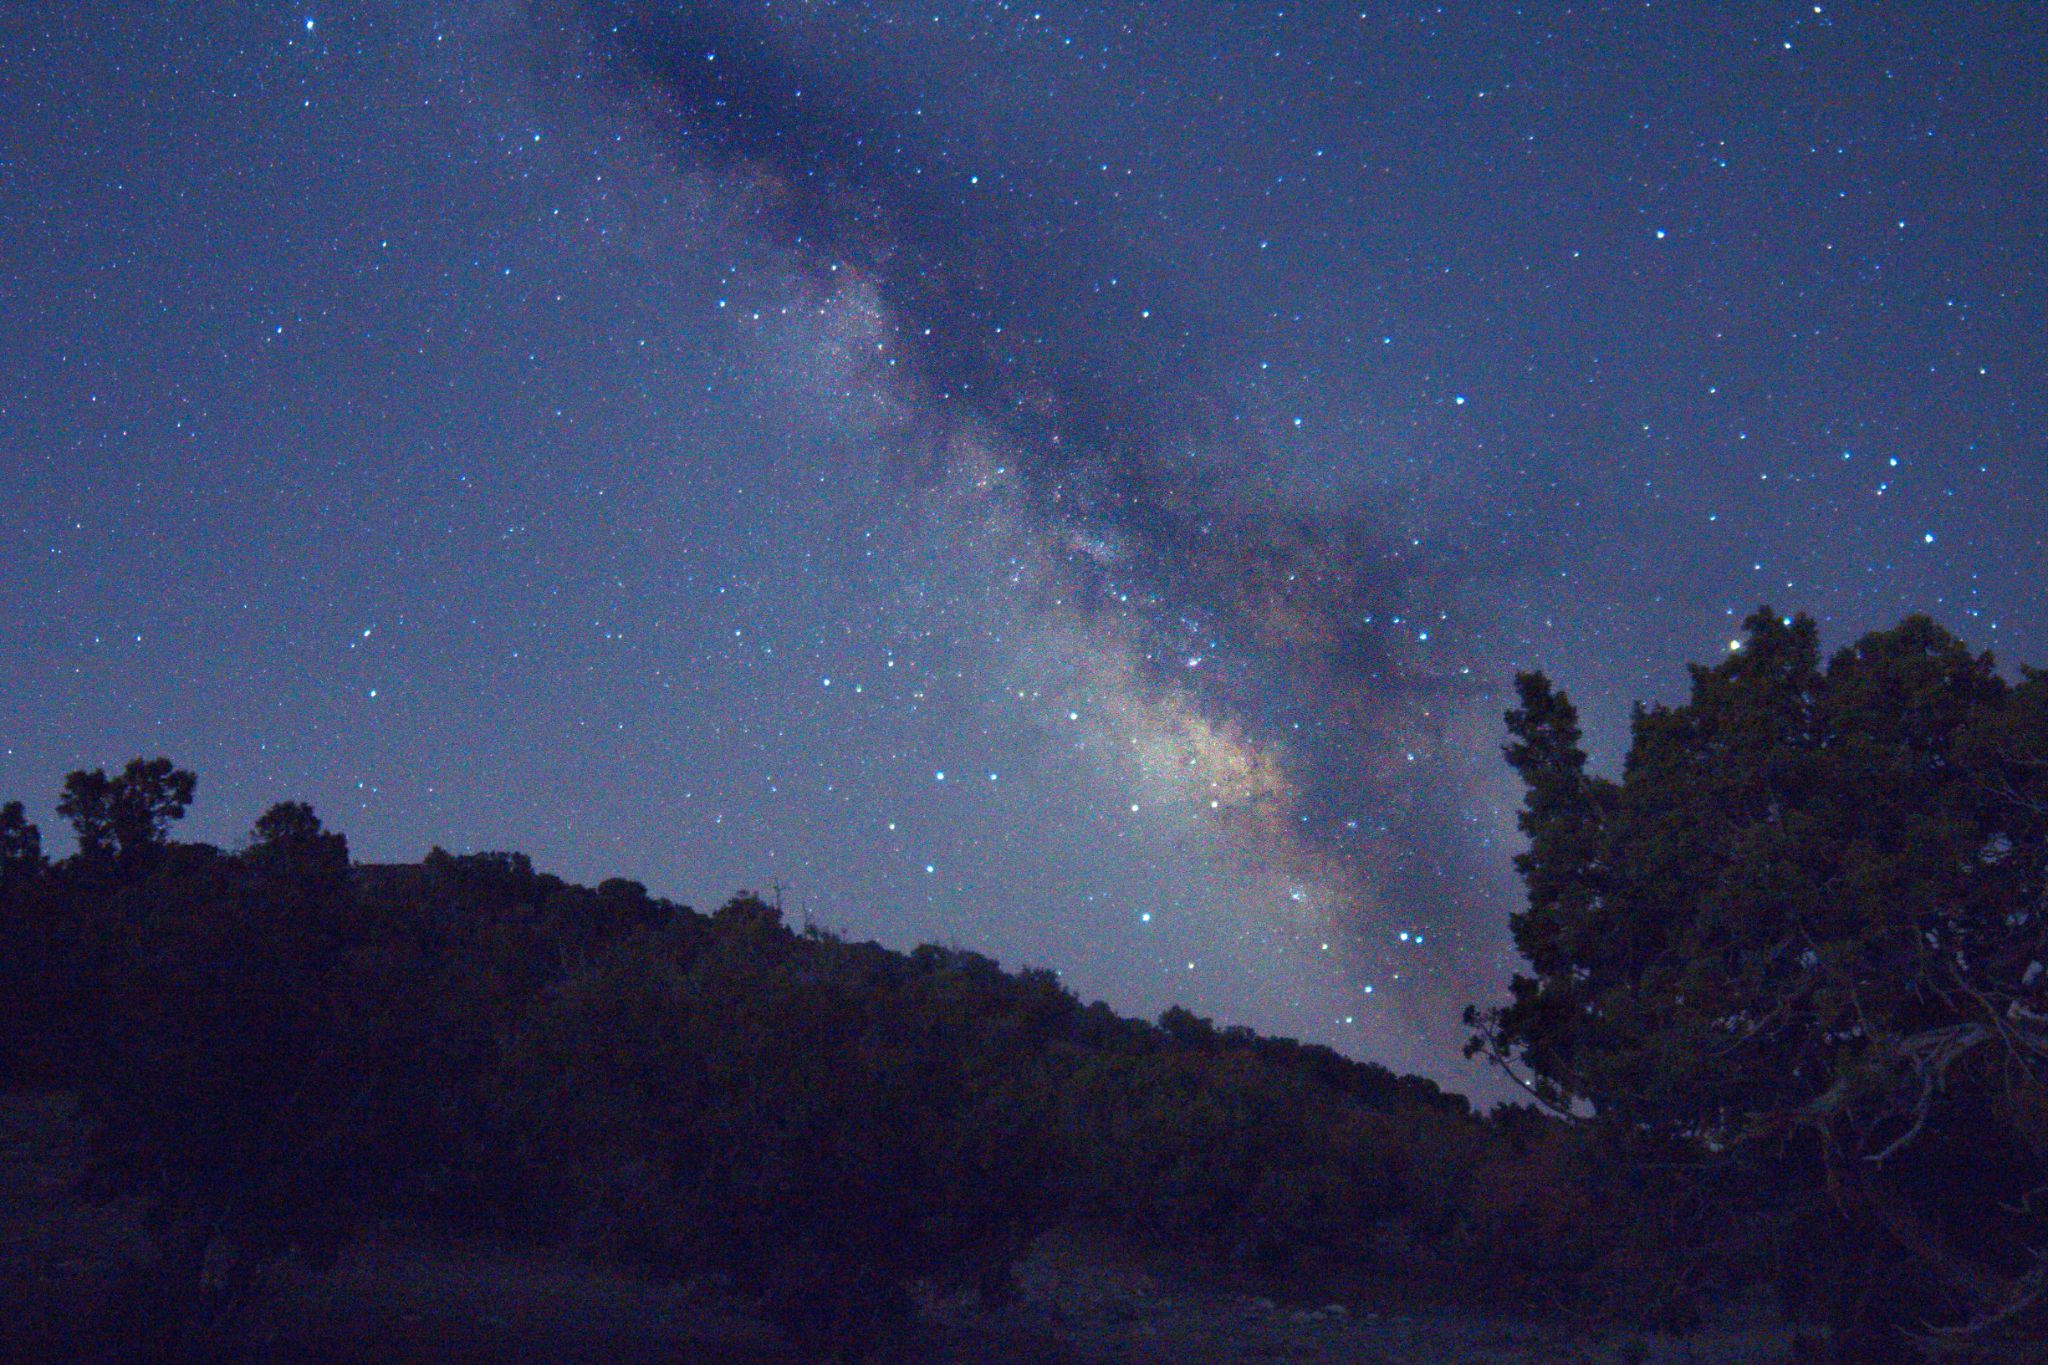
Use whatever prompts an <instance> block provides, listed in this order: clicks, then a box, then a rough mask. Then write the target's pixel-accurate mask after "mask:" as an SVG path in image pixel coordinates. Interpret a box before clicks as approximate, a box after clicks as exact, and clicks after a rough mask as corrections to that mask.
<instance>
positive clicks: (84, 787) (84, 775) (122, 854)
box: [57, 758, 198, 869]
mask: <svg viewBox="0 0 2048 1365" xmlns="http://www.w3.org/2000/svg"><path fill="white" fill-rule="evenodd" d="M197 782H198V780H197V779H196V778H195V777H194V776H193V775H192V774H191V773H189V772H186V771H185V770H184V769H182V768H178V767H176V766H174V765H173V764H172V763H171V760H169V759H168V758H152V759H141V758H136V759H131V760H129V762H128V765H127V766H126V767H125V768H123V769H122V770H121V771H120V773H119V774H117V775H116V776H114V777H108V776H107V774H106V771H105V770H104V769H100V768H95V769H93V770H92V771H91V772H84V771H79V772H74V773H72V774H71V775H70V776H68V777H66V778H65V779H64V794H63V796H62V797H61V798H60V799H59V800H58V802H57V813H58V814H59V815H61V816H63V817H64V818H65V819H66V820H68V821H70V822H71V828H72V831H73V832H74V833H75V834H76V835H77V836H78V853H79V856H80V857H81V858H83V859H85V860H86V861H88V862H104V861H106V860H109V859H115V858H118V859H119V861H120V862H121V863H122V865H123V866H125V867H129V868H131V869H132V868H134V867H136V866H138V865H139V864H140V863H141V862H142V861H143V860H145V859H146V858H147V857H148V856H149V854H150V853H151V852H152V851H153V850H155V849H158V848H161V847H162V846H163V842H164V838H165V836H166V835H167V834H168V833H169V830H170V827H171V825H172V823H173V822H175V821H176V820H178V819H180V818H181V817H182V816H183V815H184V814H185V810H186V808H187V807H188V806H190V805H191V804H192V793H193V791H194V790H195V788H196V787H197Z"/></svg>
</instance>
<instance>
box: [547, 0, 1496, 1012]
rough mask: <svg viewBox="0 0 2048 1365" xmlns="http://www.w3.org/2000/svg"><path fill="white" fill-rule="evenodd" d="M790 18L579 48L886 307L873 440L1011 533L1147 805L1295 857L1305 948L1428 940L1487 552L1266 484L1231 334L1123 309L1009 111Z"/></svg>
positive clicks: (1442, 891)
mask: <svg viewBox="0 0 2048 1365" xmlns="http://www.w3.org/2000/svg"><path fill="white" fill-rule="evenodd" d="M769 14H770V12H768V11H762V12H758V13H754V14H752V15H751V17H750V15H749V13H748V12H747V11H744V10H742V9H741V8H739V7H729V6H717V5H707V6H687V7H681V8H677V7H654V6H629V7H623V8H599V9H597V10H595V11H594V12H591V13H590V14H589V15H588V16H587V17H588V19H589V21H590V22H589V27H588V29H587V30H586V38H587V41H588V44H589V47H588V50H587V52H586V53H585V54H583V55H584V57H585V59H588V58H589V57H590V56H595V57H596V58H598V59H599V60H601V61H602V60H604V59H607V58H609V59H611V62H610V66H609V71H610V74H611V75H612V76H613V77H614V78H616V79H617V81H618V85H619V88H620V90H621V93H622V94H623V95H624V96H625V97H626V98H627V99H628V100H629V101H631V102H632V104H633V105H634V106H635V107H636V108H637V109H638V110H639V112H640V114H641V116H642V117H645V118H648V119H650V120H652V121H654V122H655V124H656V126H657V127H659V128H660V129H661V131H662V132H663V133H664V134H665V135H666V136H667V137H668V138H669V139H670V141H671V143H672V145H673V146H674V148H675V150H676V153H677V155H678V156H679V157H680V158H682V160H683V162H684V164H685V165H688V166H692V167H699V168H708V169H711V170H714V171H716V172H717V173H718V174H720V175H721V176H722V177H724V183H725V185H726V192H727V193H729V194H731V195H733V196H735V197H736V198H740V199H743V200H744V201H745V202H746V204H747V210H748V213H749V214H750V215H751V218H752V221H753V223H754V226H755V229H756V230H757V231H759V232H762V233H765V234H769V235H772V236H774V237H775V238H776V239H777V240H779V241H780V242H781V243H782V244H783V245H784V246H785V247H786V248H787V249H788V250H790V251H791V252H792V253H794V255H795V258H796V259H797V260H798V261H799V262H800V263H801V265H802V266H803V267H805V268H807V269H808V271H809V272H810V274H811V276H812V283H813V285H814V286H816V285H819V284H823V285H824V286H825V287H827V288H829V289H830V290H832V291H833V293H834V294H835V295H837V296H847V295H851V296H854V297H856V298H860V299H863V300H872V306H869V307H857V308H855V309H853V310H851V311H853V312H855V313H856V314H858V315H859V316H862V317H864V318H866V319H867V320H868V322H869V324H870V328H871V338H870V336H867V335H864V336H862V338H861V350H862V351H863V352H864V353H865V354H866V357H867V362H868V363H867V365H866V366H865V371H866V373H865V374H864V375H863V376H861V378H862V379H863V380H864V382H865V383H867V384H868V385H870V386H872V388H873V389H874V391H875V393H876V395H877V407H878V408H879V409H880V417H879V420H877V421H876V422H875V423H874V426H873V427H872V431H873V434H874V435H875V437H876V438H877V439H878V440H879V441H881V442H882V443H884V444H885V445H886V446H887V448H888V449H889V452H890V454H891V456H892V457H893V459H894V460H895V461H896V462H897V464H898V465H899V467H901V468H903V469H905V470H906V471H909V473H910V474H911V476H912V478H913V480H914V481H915V482H918V483H921V484H924V485H927V486H929V489H930V491H931V492H932V493H933V494H934V495H935V496H937V497H940V498H943V499H945V500H946V501H947V502H948V503H949V505H950V507H951V510H952V511H953V513H954V515H955V516H957V517H960V518H966V519H973V520H975V521H977V522H979V523H980V524H981V525H982V526H983V527H984V528H994V529H995V530H996V533H997V534H998V535H999V536H1000V537H1001V540H1002V543H1003V544H1004V546H1005V547H1006V548H1007V551H1008V556H1009V560H1010V563H1011V565H1012V566H1013V567H1014V569H1015V573H1014V577H1013V581H1014V582H1015V583H1016V585H1017V588H1018V590H1019V591H1020V592H1022V593H1026V594H1028V595H1029V600H1030V602H1031V605H1032V607H1033V609H1034V613H1035V619H1034V621H1033V623H1032V630H1031V632H1030V636H1029V638H1027V639H1026V640H1025V641H1024V642H1023V643H1022V648H1023V649H1024V651H1025V652H1026V654H1027V655H1030V656H1035V667H1036V668H1037V670H1038V679H1039V685H1038V686H1035V687H1033V688H1032V689H1031V695H1033V696H1035V697H1039V698H1042V699H1044V700H1046V701H1047V703H1048V707H1049V714H1050V715H1052V716H1053V717H1054V723H1055V724H1057V720H1058V717H1059V714H1060V713H1061V712H1062V711H1065V713H1066V716H1067V718H1068V719H1069V720H1070V721H1071V722H1072V723H1076V724H1080V723H1083V717H1084V716H1085V717H1086V721H1085V723H1086V724H1088V725H1089V726H1090V727H1092V728H1096V729H1099V730H1101V731H1102V732H1103V735H1102V737H1103V739H1104V741H1105V743H1104V746H1103V747H1104V748H1105V749H1106V750H1107V751H1108V752H1110V753H1111V754H1112V755H1113V759H1112V761H1113V762H1116V763H1117V764H1119V765H1120V766H1122V767H1124V768H1125V769H1126V771H1127V772H1128V778H1127V780H1129V781H1130V782H1131V783H1132V786H1133V789H1134V793H1135V794H1138V795H1139V800H1138V801H1135V802H1134V803H1133V806H1132V809H1133V811H1134V812H1137V811H1141V810H1142V808H1143V806H1144V804H1145V803H1146V802H1147V801H1152V802H1156V803H1158V804H1161V805H1164V806H1167V807H1169V808H1170V809H1172V810H1173V811H1174V813H1176V814H1178V815H1180V816H1183V817H1184V818H1189V819H1193V820H1196V821H1207V822H1209V823H1211V824H1213V825H1214V826H1215V827H1216V829H1217V830H1219V831H1220V832H1221V833H1222V834H1223V836H1224V841H1225V845H1226V847H1227V848H1229V849H1230V850H1231V851H1232V852H1234V853H1235V855H1236V856H1237V857H1238V858H1239V859H1240V860H1241V861H1242V862H1243V863H1244V864H1245V865H1246V866H1247V867H1249V868H1250V869H1252V870H1253V871H1255V872H1256V873H1259V874H1264V875H1266V876H1269V877H1271V878H1273V879H1276V880H1277V882H1278V883H1279V885H1278V886H1277V887H1276V888H1275V891H1276V892H1277V894H1276V895H1275V896H1274V900H1273V906H1274V908H1273V910H1272V912H1271V913H1272V914H1273V916H1274V918H1275V920H1276V922H1277V923H1278V924H1280V925H1281V926H1282V927H1283V928H1284V929H1286V930H1287V934H1286V937H1287V938H1288V939H1289V940H1290V941H1291V942H1292V944H1293V945H1294V947H1296V948H1297V949H1298V950H1305V951H1309V952H1327V951H1329V950H1330V949H1331V946H1332V942H1331V941H1332V940H1335V941H1336V944H1337V945H1338V947H1339V950H1340V960H1342V961H1344V962H1345V964H1346V966H1347V967H1350V968H1351V969H1353V970H1355V971H1358V972H1362V973H1363V974H1364V975H1365V976H1367V977H1372V976H1378V975H1381V974H1383V973H1384V970H1385V968H1386V964H1387V960H1388V958H1387V954H1386V948H1387V945H1389V944H1393V943H1399V942H1407V941H1411V935H1410V934H1409V933H1407V932H1401V933H1397V932H1396V926H1411V927H1412V929H1413V933H1412V938H1414V939H1421V938H1425V937H1426V934H1428V933H1436V932H1438V931H1439V930H1443V929H1447V930H1449V931H1451V932H1452V933H1456V932H1457V931H1458V930H1459V929H1461V928H1462V927H1463V924H1462V921H1463V919H1464V918H1465V917H1466V916H1468V915H1469V914H1471V913H1472V911H1473V909H1474V907H1473V906H1472V905H1471V904H1469V903H1468V901H1467V898H1466V895H1465V894H1464V889H1465V887H1466V886H1467V885H1468V884H1469V883H1471V882H1472V880H1473V877H1472V874H1471V873H1470V872H1469V870H1468V869H1467V868H1466V867H1465V866H1464V865H1463V864H1464V860H1465V859H1466V858H1467V857H1469V856H1471V854H1472V853H1473V849H1472V848H1471V847H1470V844H1471V836H1470V834H1469V833H1468V831H1467V828H1466V827H1467V826H1468V825H1469V824H1470V823H1471V822H1470V818H1469V816H1468V815H1467V810H1466V808H1467V806H1468V805H1469V803H1470V801H1471V800H1472V799H1473V792H1472V790H1471V783H1470V779H1469V777H1467V776H1465V775H1464V771H1463V765H1461V764H1459V763H1458V762H1456V761H1455V758H1454V757H1453V756H1451V755H1447V754H1446V753H1445V752H1444V745H1443V739H1444V733H1445V730H1446V727H1447V726H1451V725H1456V724H1457V723H1458V721H1459V720H1460V719H1461V718H1464V719H1467V720H1469V718H1470V716H1471V715H1472V707H1471V705H1470V702H1471V701H1472V700H1473V699H1475V698H1480V699H1485V693H1484V689H1482V688H1480V687H1478V686H1476V685H1475V684H1474V683H1473V682H1472V676H1473V668H1472V666H1471V665H1470V664H1469V663H1463V662H1460V659H1461V657H1462V656H1461V655H1460V652H1459V648H1460V647H1459V643H1458V635H1459V633H1460V625H1450V624H1447V618H1448V613H1447V612H1445V611H1443V610H1441V608H1439V607H1435V606H1433V604H1438V603H1444V602H1446V601H1449V600H1453V599H1455V598H1456V597H1457V595H1458V593H1459V591H1460V590H1461V588H1464V587H1467V586H1469V584H1468V583H1466V582H1465V581H1464V580H1465V579H1466V578H1468V577H1469V576H1470V575H1472V574H1473V573H1474V571H1475V566H1472V565H1470V564H1469V563H1459V562H1457V561H1455V560H1454V559H1452V558H1451V557H1450V556H1448V555H1447V554H1446V553H1445V552H1444V551H1443V549H1442V548H1441V547H1438V546H1434V545H1431V546H1425V544H1424V542H1423V541H1422V540H1421V539H1419V538H1416V537H1412V536H1409V535H1407V534H1405V533H1404V532H1403V530H1402V526H1403V523H1404V522H1405V521H1406V520H1407V518H1406V517H1405V516H1404V515H1403V509H1402V508H1401V507H1399V506H1398V505H1379V506H1374V505H1360V504H1333V503H1332V501H1331V500H1330V499H1327V498H1323V499H1316V500H1313V501H1311V500H1307V499H1303V498H1299V497H1290V496H1289V495H1288V494H1287V493H1285V492H1284V491H1282V490H1280V489H1278V488H1276V487H1275V486H1274V484H1273V480H1272V479H1271V477H1270V475H1269V474H1268V473H1267V472H1266V471H1267V467H1268V466H1269V465H1270V463H1271V460H1270V451H1269V449H1268V448H1267V441H1266V438H1265V436H1264V434H1263V433H1262V432H1261V431H1260V429H1259V426H1258V423H1257V422H1256V421H1254V420H1252V419H1251V418H1250V416H1249V415H1248V414H1247V413H1246V412H1245V411H1243V410H1242V408H1241V407H1240V406H1239V405H1238V404H1236V403H1235V402H1234V400H1233V398H1232V396H1231V395H1230V394H1229V393H1228V392H1227V391H1226V389H1225V386H1224V385H1223V384H1222V383H1221V382H1220V381H1219V380H1218V379H1217V378H1216V374H1215V371H1216V367H1215V365H1214V364H1213V363H1212V357H1213V354H1214V344H1213V339H1212V338H1209V337H1208V336H1206V335H1205V334H1204V333H1203V331H1202V329H1201V327H1200V326H1199V324H1198V323H1195V322H1191V321H1185V320H1181V319H1178V318H1176V317H1175V316H1173V315H1172V314H1171V312H1170V311H1169V310H1168V309H1166V308H1164V307H1160V308H1152V307H1147V306H1144V305H1143V304H1142V303H1136V302H1129V301H1124V302H1121V303H1119V304H1116V305H1105V303H1104V302H1103V299H1102V294H1103V285H1104V282H1105V281H1107V280H1109V279H1110V278H1111V275H1110V272H1109V271H1107V270H1106V269H1104V268H1102V267H1100V266H1099V265H1096V266H1095V268H1094V269H1093V270H1091V269H1090V266H1091V264H1093V263H1094V262H1096V261H1097V260H1098V259H1099V258H1100V257H1101V256H1102V255H1103V252H1102V251H1101V250H1100V248H1099V245H1098V244H1097V243H1095V242H1094V241H1092V240H1091V238H1090V235H1089V233H1088V230H1087V227H1086V224H1087V222H1088V220H1089V218H1090V216H1091V215H1092V213H1093V212H1094V211H1096V208H1097V206H1095V205H1092V204H1091V203H1090V202H1089V200H1090V198H1091V197H1092V192H1090V191H1086V190H1083V191H1080V192H1076V190H1075V189H1074V188H1073V187H1072V186H1071V185H1069V184H1063V183H1061V182H1060V181H1059V180H1058V179H1057V178H1056V177H1055V176H1054V175H1052V174H1051V173H1050V172H1049V171H1048V170H1047V169H1046V168H1044V167H1043V166H1041V165H1038V164H1034V162H1033V161H1032V159H1030V158H1029V157H1026V156H1020V155H1017V154H1016V153H1015V152H1013V151H1012V150H1011V149H1010V148H1009V146H1008V145H1007V142H1008V140H1011V139H1014V137H1015V132H1014V130H1004V129H1000V128H997V129H993V130H990V134H991V135H990V137H989V138H987V139H985V140H984V143H983V146H982V148H981V149H980V151H979V153H978V154H976V155H974V156H972V157H971V159H970V158H968V157H965V156H958V155H955V154H953V153H951V152H950V151H948V150H947V143H946V135H944V134H942V135H941V136H939V137H936V138H934V137H929V136H926V135H924V134H922V133H921V132H920V125H921V124H923V122H924V121H925V120H926V119H927V118H929V117H934V116H936V117H937V118H939V119H943V118H944V116H945V113H946V111H945V110H944V109H943V108H939V107H933V108H931V109H927V108H926V107H925V103H924V102H925V100H926V98H927V96H926V94H925V93H924V92H922V91H920V89H919V88H918V86H917V85H916V84H915V83H908V84H904V85H898V84H896V83H895V82H893V81H888V80H880V81H871V82H870V83H869V84H867V85H866V86H865V87H863V86H861V85H859V84H857V83H856V81H855V79H854V78H853V76H852V75H849V73H848V71H847V67H846V63H845V62H844V60H843V59H842V58H841V56H840V55H839V54H840V50H841V48H840V45H841V43H842V42H843V40H844V39H845V37H846V35H845V34H844V32H843V31H842V30H841V27H840V26H839V25H838V24H835V22H834V21H833V20H831V19H829V18H828V19H821V18H816V17H813V18H809V19H794V20H775V19H772V18H770V17H769ZM854 74H856V75H857V74H860V73H857V72H856V73H854ZM866 74H868V75H869V76H870V77H872V75H873V73H866ZM984 185H986V188H984ZM847 311H848V310H847V309H846V308H844V307H836V308H834V307H828V308H825V309H822V310H821V312H822V313H823V315H825V316H827V317H831V316H835V315H840V314H844V313H845V312H847ZM1148 333H1149V334H1150V338H1151V339H1150V340H1149V342H1148V340H1146V338H1147V334H1148ZM1148 344H1149V345H1150V346H1151V347H1153V348H1155V349H1149V350H1148V349H1147V346H1148ZM1461 624H1462V623H1461ZM1070 704H1071V706H1070ZM1447 757H1453V761H1449V762H1447V761H1445V760H1446V759H1447ZM1489 908H1490V907H1489ZM1425 926H1426V928H1425Z"/></svg>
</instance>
